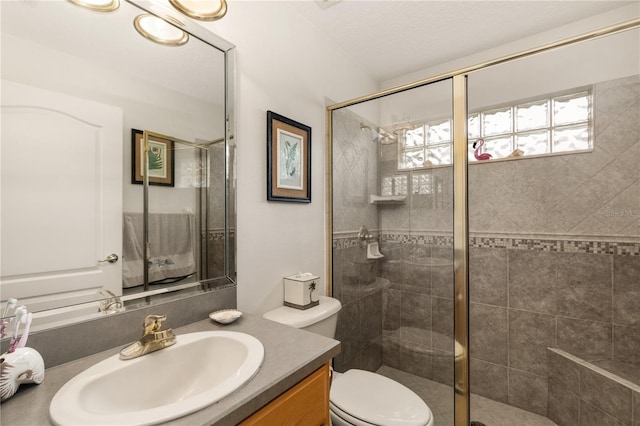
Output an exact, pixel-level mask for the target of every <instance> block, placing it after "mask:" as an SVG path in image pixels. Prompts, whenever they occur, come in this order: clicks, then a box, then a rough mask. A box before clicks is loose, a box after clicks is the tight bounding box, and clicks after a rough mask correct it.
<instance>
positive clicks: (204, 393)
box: [49, 331, 264, 425]
mask: <svg viewBox="0 0 640 426" xmlns="http://www.w3.org/2000/svg"><path fill="white" fill-rule="evenodd" d="M177 339H178V341H177V343H176V344H175V345H173V346H170V347H168V348H165V349H161V350H159V351H156V352H152V353H150V354H147V355H144V356H141V357H139V358H136V359H132V360H128V361H121V360H120V359H119V356H118V355H114V356H112V357H110V358H107V359H105V360H104V361H101V362H99V363H97V364H95V365H93V366H92V367H89V368H88V369H86V370H85V371H83V372H82V373H80V374H78V375H77V376H75V377H74V378H73V379H71V380H69V382H67V383H66V384H65V385H64V386H63V387H62V388H60V390H59V391H58V393H56V395H55V396H54V397H53V399H52V400H51V405H50V407H49V414H50V416H51V420H53V422H54V423H55V424H58V425H149V424H157V423H161V422H166V421H168V420H171V419H175V418H177V417H181V416H184V415H186V414H189V413H192V412H194V411H196V410H199V409H201V408H203V407H206V406H207V405H210V404H213V403H214V402H217V401H219V400H220V399H222V398H224V397H225V396H227V395H229V394H230V393H232V392H234V391H235V390H236V389H238V388H240V387H241V386H242V385H243V384H244V383H246V382H247V381H249V380H250V379H251V378H252V377H253V376H254V375H255V374H256V372H257V371H258V369H259V368H260V365H261V364H262V360H263V358H264V347H263V346H262V343H260V341H259V340H258V339H256V338H255V337H253V336H249V335H248V334H244V333H238V332H234V331H206V332H199V333H190V334H183V335H179V336H177Z"/></svg>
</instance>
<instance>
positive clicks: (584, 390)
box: [547, 349, 640, 426]
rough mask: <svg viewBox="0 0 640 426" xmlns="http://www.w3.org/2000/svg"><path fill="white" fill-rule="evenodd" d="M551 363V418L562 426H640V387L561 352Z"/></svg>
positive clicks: (553, 354) (550, 355)
mask: <svg viewBox="0 0 640 426" xmlns="http://www.w3.org/2000/svg"><path fill="white" fill-rule="evenodd" d="M547 359H548V365H549V398H548V400H549V406H548V417H549V418H550V419H551V420H553V421H554V422H556V423H557V424H558V426H589V425H594V426H595V425H598V426H599V425H614V426H615V425H633V426H638V425H640V386H638V385H636V384H633V383H630V382H627V381H625V380H624V379H623V380H621V379H619V378H617V377H615V376H612V375H611V374H609V373H608V372H606V371H604V370H601V369H599V368H598V367H596V366H593V365H591V364H589V363H587V362H585V361H584V360H582V359H580V358H577V357H575V356H572V355H571V354H568V353H566V352H564V351H561V350H555V349H550V350H548V351H547Z"/></svg>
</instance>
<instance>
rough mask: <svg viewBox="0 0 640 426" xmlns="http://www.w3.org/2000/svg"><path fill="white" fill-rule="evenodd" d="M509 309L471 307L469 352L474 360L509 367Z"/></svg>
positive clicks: (472, 304)
mask: <svg viewBox="0 0 640 426" xmlns="http://www.w3.org/2000/svg"><path fill="white" fill-rule="evenodd" d="M507 324H508V322H507V309H506V308H502V307H498V306H491V305H481V304H478V303H471V304H470V305H469V351H470V354H471V356H472V357H473V358H476V359H480V360H483V361H488V362H492V363H494V364H500V365H504V366H506V365H507V359H508V356H507V347H508V345H507V332H508V326H507Z"/></svg>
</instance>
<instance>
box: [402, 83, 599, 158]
mask: <svg viewBox="0 0 640 426" xmlns="http://www.w3.org/2000/svg"><path fill="white" fill-rule="evenodd" d="M591 99H592V96H591V90H585V89H580V90H576V91H575V92H573V93H569V94H567V93H564V94H562V95H550V96H545V97H542V98H539V99H534V100H528V101H526V102H517V103H514V104H513V105H506V106H501V107H499V108H491V109H487V110H481V111H476V112H473V113H471V114H469V117H468V123H467V129H468V138H469V150H468V156H469V161H477V160H476V159H475V156H474V150H475V149H474V148H473V143H474V142H475V141H477V140H478V139H480V138H482V139H483V140H484V141H485V143H484V145H483V146H482V148H481V151H480V153H489V154H491V158H492V159H499V158H506V157H508V156H511V155H512V154H513V153H514V152H516V150H519V151H521V153H519V152H518V153H519V154H520V155H521V156H522V155H524V156H532V155H544V154H553V153H559V152H571V151H583V150H588V149H591V148H593V136H592V121H593V120H592V114H593V113H592V108H593V107H592V100H591ZM452 128H453V123H452V120H451V119H445V120H440V121H433V122H427V123H424V124H423V125H419V126H417V127H415V128H414V129H413V130H407V131H406V132H405V133H404V136H402V137H401V138H400V143H399V144H398V146H399V150H400V152H399V155H398V159H399V160H398V168H399V169H400V170H408V169H419V168H424V167H430V166H435V165H446V164H451V163H452V161H453V134H452Z"/></svg>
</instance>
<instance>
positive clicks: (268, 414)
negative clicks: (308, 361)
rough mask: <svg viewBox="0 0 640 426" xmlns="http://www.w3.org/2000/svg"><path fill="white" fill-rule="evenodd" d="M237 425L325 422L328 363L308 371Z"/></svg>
mask: <svg viewBox="0 0 640 426" xmlns="http://www.w3.org/2000/svg"><path fill="white" fill-rule="evenodd" d="M240 425H241V426H250V425H268V426H276V425H300V426H312V425H318V426H319V425H329V364H325V365H324V366H323V367H321V368H319V369H318V370H316V371H315V372H313V373H311V374H310V375H309V376H307V378H305V379H304V380H302V381H301V382H300V383H298V384H297V385H295V386H294V387H292V388H291V389H289V390H288V391H287V392H285V393H283V394H282V395H280V396H279V397H278V398H276V399H274V400H273V401H271V402H270V403H269V404H268V405H266V406H265V407H263V408H262V409H260V411H258V412H256V413H255V414H253V415H252V416H251V417H249V418H248V419H246V420H245V421H243V422H242V423H240Z"/></svg>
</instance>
